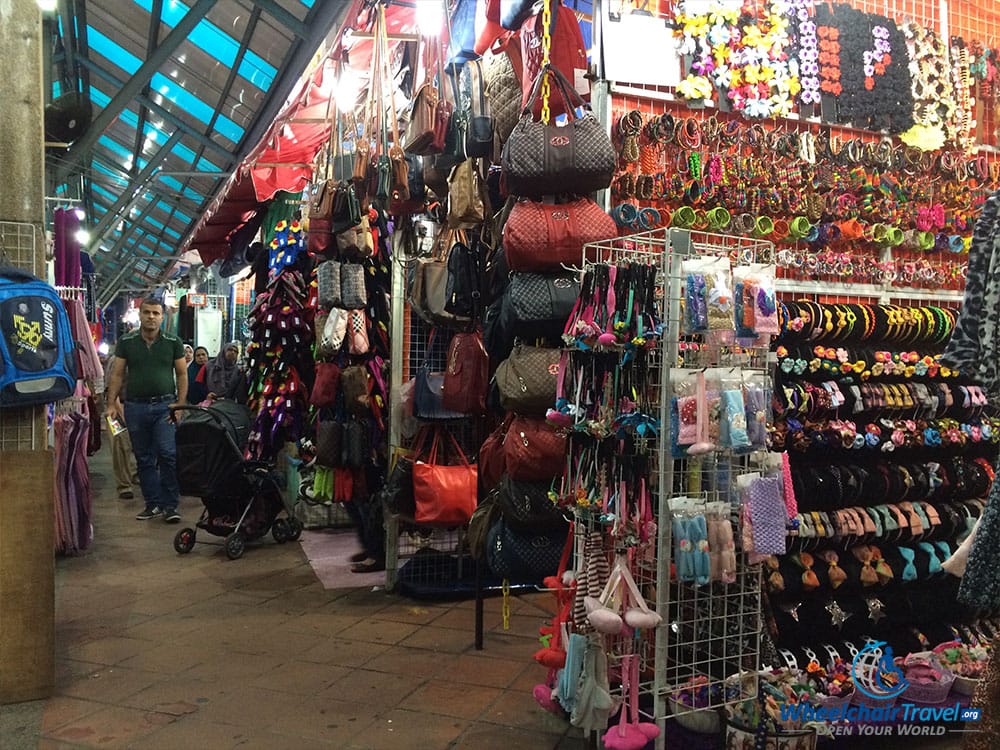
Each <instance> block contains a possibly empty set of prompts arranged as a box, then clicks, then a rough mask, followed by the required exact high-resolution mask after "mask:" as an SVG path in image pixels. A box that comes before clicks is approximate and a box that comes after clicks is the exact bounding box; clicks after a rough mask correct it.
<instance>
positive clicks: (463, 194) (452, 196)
mask: <svg viewBox="0 0 1000 750" xmlns="http://www.w3.org/2000/svg"><path fill="white" fill-rule="evenodd" d="M473 164H474V163H473V160H472V159H466V160H465V161H463V162H462V163H461V164H459V165H458V166H456V167H455V168H454V169H452V170H451V177H450V178H449V179H448V226H449V227H451V228H452V229H469V228H471V227H476V226H479V225H480V224H482V223H483V220H484V219H485V218H486V205H485V202H484V201H483V189H482V183H481V181H480V179H479V173H478V172H476V169H475V167H474V166H473Z"/></svg>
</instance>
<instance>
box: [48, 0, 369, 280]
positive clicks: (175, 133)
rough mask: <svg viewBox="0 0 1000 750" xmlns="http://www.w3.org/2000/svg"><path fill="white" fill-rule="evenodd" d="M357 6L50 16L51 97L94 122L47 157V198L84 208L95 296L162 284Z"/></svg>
mask: <svg viewBox="0 0 1000 750" xmlns="http://www.w3.org/2000/svg"><path fill="white" fill-rule="evenodd" d="M352 4H353V3H352V1H351V0H318V1H317V0H188V2H180V0H67V2H63V3H60V7H61V8H62V9H64V11H63V12H62V13H60V14H56V15H53V16H51V17H49V18H47V19H46V31H47V32H48V38H49V39H51V40H52V48H51V50H52V55H51V62H52V68H51V86H50V89H49V90H50V94H51V97H52V98H53V99H54V100H55V99H57V98H58V97H60V96H63V95H66V94H72V93H73V92H77V93H79V94H81V95H82V97H83V98H84V100H85V101H86V100H89V103H90V105H91V107H92V113H93V115H92V122H91V123H90V125H89V127H87V128H86V129H83V130H82V131H80V132H77V133H74V134H73V136H74V137H72V139H71V141H70V143H71V145H70V146H69V147H68V148H65V147H60V146H51V145H50V146H49V148H48V149H47V154H48V164H47V175H48V178H49V180H50V185H49V195H55V196H62V197H65V198H67V199H80V200H81V202H82V207H83V208H84V210H85V212H86V215H87V218H86V225H87V228H88V229H90V230H91V233H92V241H91V243H90V248H89V249H90V250H91V253H92V255H93V256H94V262H95V266H96V268H97V271H98V273H99V274H100V280H99V288H101V290H102V291H104V292H112V291H114V290H115V289H117V288H118V287H143V286H147V285H149V284H150V283H152V282H154V281H156V280H157V279H159V278H161V277H162V276H163V274H164V272H165V270H166V269H168V268H169V267H170V266H171V264H172V263H173V260H174V258H175V256H176V254H177V250H178V248H179V247H180V246H181V244H182V242H183V241H184V240H185V239H186V238H187V237H188V235H189V234H190V233H191V231H192V229H193V227H194V226H195V225H196V224H197V222H198V221H199V220H200V218H201V217H202V215H203V213H204V212H205V209H206V208H207V207H208V206H209V205H210V204H211V203H212V200H213V198H215V197H216V195H217V194H218V193H219V191H220V190H221V188H222V186H223V185H224V184H225V183H226V180H227V179H228V178H229V176H230V175H231V174H232V172H233V170H234V169H235V168H236V167H238V166H239V164H240V162H241V161H242V159H243V157H244V156H245V155H246V154H247V153H249V152H250V150H251V149H253V148H254V147H255V146H256V145H257V144H258V143H259V141H260V139H261V137H262V136H263V135H264V133H265V132H266V130H267V128H268V126H269V125H270V121H271V120H272V119H273V118H274V117H275V115H276V114H277V113H278V111H279V110H280V108H281V107H282V105H283V104H284V103H285V100H286V99H287V97H288V95H289V93H290V92H291V91H292V89H293V87H294V86H295V84H296V83H297V82H298V80H299V79H300V77H301V75H302V73H303V71H304V70H305V69H306V67H307V66H308V64H309V62H310V61H311V60H312V59H313V57H314V55H315V52H316V50H317V49H318V48H319V47H320V46H321V44H322V43H323V40H324V39H325V38H326V36H327V35H328V34H330V33H331V32H335V31H336V30H337V29H338V28H339V26H340V24H341V21H342V20H343V18H344V17H345V16H346V15H347V13H348V11H349V10H350V9H351V6H352ZM116 277H117V278H116Z"/></svg>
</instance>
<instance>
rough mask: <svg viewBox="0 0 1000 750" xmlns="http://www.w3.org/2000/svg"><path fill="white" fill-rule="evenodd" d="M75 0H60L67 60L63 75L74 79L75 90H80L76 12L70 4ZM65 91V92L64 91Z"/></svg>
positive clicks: (64, 49) (63, 43)
mask: <svg viewBox="0 0 1000 750" xmlns="http://www.w3.org/2000/svg"><path fill="white" fill-rule="evenodd" d="M72 1H73V0H59V20H60V21H61V25H62V48H63V54H64V55H65V56H66V61H65V63H64V65H63V75H64V76H65V78H66V80H67V82H68V81H69V80H72V81H73V86H74V89H73V90H74V91H79V88H78V87H79V85H80V74H79V72H78V70H77V60H76V14H75V13H73V9H72V8H71V7H70V4H71V3H72ZM64 93H65V92H64Z"/></svg>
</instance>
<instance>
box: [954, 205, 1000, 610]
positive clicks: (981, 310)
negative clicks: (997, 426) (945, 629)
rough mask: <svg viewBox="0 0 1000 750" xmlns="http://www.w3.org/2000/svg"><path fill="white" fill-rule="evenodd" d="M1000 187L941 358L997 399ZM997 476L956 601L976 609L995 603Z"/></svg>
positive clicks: (999, 565) (998, 597)
mask: <svg viewBox="0 0 1000 750" xmlns="http://www.w3.org/2000/svg"><path fill="white" fill-rule="evenodd" d="M998 209H1000V191H997V192H995V193H994V194H993V195H991V196H990V197H989V198H988V199H987V201H986V203H985V205H984V206H983V212H982V213H981V214H980V216H979V219H978V220H977V221H976V225H975V228H974V229H973V232H972V244H971V246H970V247H969V271H968V275H967V277H966V284H965V298H964V300H963V302H962V310H961V312H960V313H959V316H958V321H957V322H956V324H955V331H954V332H953V333H952V336H951V340H950V341H949V342H948V345H947V347H945V350H944V353H943V354H942V355H941V360H942V361H943V362H944V363H946V364H948V365H950V366H952V367H954V368H956V369H957V370H958V371H959V372H961V373H962V374H963V375H968V376H970V377H974V378H976V379H978V380H979V381H980V383H981V384H982V386H983V388H984V389H985V390H986V392H987V393H989V394H990V398H991V400H993V402H994V403H997V400H1000V362H998V358H1000V224H998V220H1000V211H998ZM998 570H1000V477H998V478H997V479H996V480H994V482H993V487H992V488H991V489H990V495H989V500H988V501H987V504H986V509H985V510H984V511H983V515H982V518H981V519H980V521H979V528H978V529H977V531H976V538H975V540H974V542H973V544H972V549H971V550H970V552H969V560H968V563H967V564H966V568H965V575H964V576H962V582H961V584H960V585H959V588H958V599H959V601H961V602H963V603H964V604H968V605H970V606H973V607H977V608H981V609H993V608H995V607H998V606H1000V578H998V576H997V571H998Z"/></svg>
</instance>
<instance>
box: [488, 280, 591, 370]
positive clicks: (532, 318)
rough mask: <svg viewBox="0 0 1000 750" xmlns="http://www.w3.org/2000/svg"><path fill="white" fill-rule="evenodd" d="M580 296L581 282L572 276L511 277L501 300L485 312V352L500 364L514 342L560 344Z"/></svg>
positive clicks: (511, 348)
mask: <svg viewBox="0 0 1000 750" xmlns="http://www.w3.org/2000/svg"><path fill="white" fill-rule="evenodd" d="M579 293H580V282H579V280H578V279H577V278H576V275H575V274H573V273H571V272H563V273H559V274H539V273H520V272H513V273H511V275H510V283H509V284H508V285H507V288H506V289H504V292H503V294H502V295H501V296H500V299H498V300H497V301H496V302H494V303H493V304H492V305H490V307H489V308H487V310H486V315H485V318H484V321H483V341H484V342H485V344H486V350H487V351H488V352H489V353H490V356H492V357H494V358H495V359H498V360H501V359H506V358H507V356H508V355H509V354H510V353H511V351H512V350H513V348H514V342H515V339H517V338H521V339H524V340H526V341H534V340H536V339H548V340H551V341H559V340H560V338H561V336H562V332H563V328H564V327H565V325H566V319H567V318H569V316H570V313H572V312H573V307H574V306H575V305H576V299H577V297H578V296H579Z"/></svg>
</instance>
